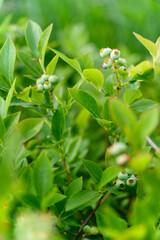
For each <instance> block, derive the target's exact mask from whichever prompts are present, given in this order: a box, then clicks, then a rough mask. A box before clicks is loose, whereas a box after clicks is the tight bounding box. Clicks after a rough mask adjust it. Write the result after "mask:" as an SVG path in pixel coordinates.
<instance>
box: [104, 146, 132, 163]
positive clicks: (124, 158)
mask: <svg viewBox="0 0 160 240" xmlns="http://www.w3.org/2000/svg"><path fill="white" fill-rule="evenodd" d="M107 152H108V155H109V156H110V157H116V163H117V165H119V166H123V165H125V164H126V163H127V162H128V161H129V160H130V156H129V154H127V145H126V144H125V143H123V142H116V143H114V144H113V145H112V146H111V147H110V148H109V149H108V151H107Z"/></svg>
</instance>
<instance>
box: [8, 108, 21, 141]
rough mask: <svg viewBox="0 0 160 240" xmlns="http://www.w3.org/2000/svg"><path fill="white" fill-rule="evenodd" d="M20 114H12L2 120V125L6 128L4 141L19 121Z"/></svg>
mask: <svg viewBox="0 0 160 240" xmlns="http://www.w3.org/2000/svg"><path fill="white" fill-rule="evenodd" d="M20 114H21V113H20V112H16V113H12V114H10V115H8V116H7V117H6V118H5V119H4V125H5V128H6V134H5V138H6V139H7V137H8V136H9V135H10V134H11V133H12V131H13V130H14V128H15V126H16V125H17V124H18V122H19V119H20Z"/></svg>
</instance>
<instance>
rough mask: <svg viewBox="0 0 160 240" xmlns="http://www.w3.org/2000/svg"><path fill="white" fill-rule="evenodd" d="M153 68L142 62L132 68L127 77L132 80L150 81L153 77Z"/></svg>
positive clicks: (149, 64) (147, 62)
mask: <svg viewBox="0 0 160 240" xmlns="http://www.w3.org/2000/svg"><path fill="white" fill-rule="evenodd" d="M154 73H155V71H154V68H153V66H152V64H151V63H150V62H149V61H143V62H141V63H139V64H138V65H136V66H135V67H134V68H132V69H131V70H130V72H129V75H130V76H131V77H132V80H151V79H153V77H154Z"/></svg>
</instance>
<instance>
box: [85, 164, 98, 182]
mask: <svg viewBox="0 0 160 240" xmlns="http://www.w3.org/2000/svg"><path fill="white" fill-rule="evenodd" d="M83 164H84V166H85V168H86V169H87V171H88V172H89V174H90V176H91V177H92V178H93V180H95V181H97V182H100V180H101V177H102V174H103V171H102V169H101V168H100V167H99V165H98V164H96V163H94V162H92V161H89V160H84V161H83Z"/></svg>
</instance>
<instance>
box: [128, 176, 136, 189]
mask: <svg viewBox="0 0 160 240" xmlns="http://www.w3.org/2000/svg"><path fill="white" fill-rule="evenodd" d="M126 184H127V185H128V186H129V187H134V186H135V185H136V179H135V178H133V177H130V178H128V179H127V182H126Z"/></svg>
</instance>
